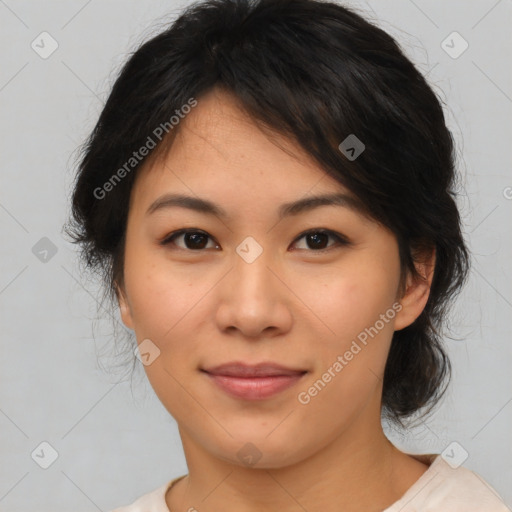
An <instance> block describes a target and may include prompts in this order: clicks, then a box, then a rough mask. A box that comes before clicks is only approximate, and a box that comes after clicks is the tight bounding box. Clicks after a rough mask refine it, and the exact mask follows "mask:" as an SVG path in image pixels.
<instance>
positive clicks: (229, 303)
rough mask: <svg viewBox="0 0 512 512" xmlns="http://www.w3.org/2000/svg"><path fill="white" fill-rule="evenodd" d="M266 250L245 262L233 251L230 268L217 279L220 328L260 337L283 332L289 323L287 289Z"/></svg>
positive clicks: (289, 325) (289, 293) (289, 295)
mask: <svg viewBox="0 0 512 512" xmlns="http://www.w3.org/2000/svg"><path fill="white" fill-rule="evenodd" d="M272 267H276V266H275V265H272V262H271V261H270V258H268V257H267V251H263V253H262V254H261V255H260V256H258V257H257V258H256V259H255V260H254V261H252V262H250V263H249V262H248V261H246V260H245V259H244V258H242V257H240V256H239V255H238V254H235V257H234V264H233V267H232V269H231V270H230V272H228V274H227V275H226V276H225V277H224V278H223V279H222V281H221V283H219V285H220V287H219V290H218V291H219V297H218V299H219V301H218V307H217V311H216V321H217V325H218V327H219V329H221V330H222V331H223V332H232V333H239V334H240V335H243V336H244V337H247V338H252V339H255V338H257V339H261V338H262V337H274V336H278V335H279V334H282V333H285V332H287V331H288V330H289V329H290V328H291V325H292V320H293V317H292V313H291V311H290V300H291V295H292V294H291V292H290V291H289V289H288V288H287V286H286V284H285V283H283V281H284V280H283V278H282V277H281V276H280V275H279V274H280V272H279V270H278V269H277V268H272Z"/></svg>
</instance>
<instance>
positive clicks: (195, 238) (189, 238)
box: [185, 233, 206, 249]
mask: <svg viewBox="0 0 512 512" xmlns="http://www.w3.org/2000/svg"><path fill="white" fill-rule="evenodd" d="M201 237H202V238H203V240H202V242H203V243H201ZM205 239H206V237H205V236H204V235H202V234H201V233H185V244H186V245H187V247H188V248H189V249H203V248H204V246H205V245H206V244H205V243H204V241H205ZM188 242H191V245H192V247H189V245H188Z"/></svg>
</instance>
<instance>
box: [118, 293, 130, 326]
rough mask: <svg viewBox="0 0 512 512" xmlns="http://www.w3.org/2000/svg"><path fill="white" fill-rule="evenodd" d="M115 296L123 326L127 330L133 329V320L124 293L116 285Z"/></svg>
mask: <svg viewBox="0 0 512 512" xmlns="http://www.w3.org/2000/svg"><path fill="white" fill-rule="evenodd" d="M116 296H117V301H118V302H119V310H120V313H121V320H122V321H123V324H124V325H126V327H128V328H129V329H133V318H132V311H131V308H130V304H129V302H128V299H127V297H126V293H125V291H124V290H123V289H122V287H120V286H118V285H116Z"/></svg>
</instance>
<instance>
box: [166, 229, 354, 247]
mask: <svg viewBox="0 0 512 512" xmlns="http://www.w3.org/2000/svg"><path fill="white" fill-rule="evenodd" d="M187 233H196V234H201V235H205V236H207V237H208V238H210V239H211V240H213V238H212V237H211V236H210V235H208V233H206V232H205V231H202V230H200V229H194V228H189V229H180V230H178V231H173V232H172V233H170V234H169V235H168V236H166V237H165V238H164V239H163V240H162V241H160V245H162V246H167V245H170V244H174V240H175V239H176V238H178V237H179V236H181V235H185V234H187ZM318 233H319V234H324V235H329V236H330V237H332V238H334V239H336V241H337V243H336V244H333V245H331V246H329V247H326V248H324V249H299V250H307V251H308V252H317V253H324V252H327V251H330V250H331V249H334V248H336V247H338V248H339V247H340V246H348V245H350V244H351V242H350V241H349V240H348V239H347V238H346V237H345V236H343V235H341V234H340V233H337V232H335V231H332V230H330V229H322V228H315V229H310V230H308V231H305V232H303V233H301V234H300V235H299V236H298V237H297V238H296V239H295V240H294V242H293V243H296V242H298V241H299V240H301V239H302V238H304V237H305V236H307V235H311V234H318ZM178 249H181V250H183V251H188V252H203V251H204V250H205V249H188V248H185V249H184V248H183V247H178Z"/></svg>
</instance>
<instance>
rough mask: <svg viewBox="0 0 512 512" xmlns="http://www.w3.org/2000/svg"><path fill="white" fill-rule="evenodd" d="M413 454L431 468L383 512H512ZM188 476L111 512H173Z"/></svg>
mask: <svg viewBox="0 0 512 512" xmlns="http://www.w3.org/2000/svg"><path fill="white" fill-rule="evenodd" d="M409 455H411V457H414V458H415V459H417V460H420V461H421V462H424V463H426V464H429V463H430V466H429V468H428V469H427V471H425V473H423V475H421V477H420V478H419V479H418V480H417V481H416V482H415V483H414V484H413V485H412V486H411V487H409V489H408V490H407V491H406V493H405V494H404V495H403V496H402V497H401V498H400V499H399V500H398V501H395V503H393V504H392V505H391V506H389V507H388V508H387V509H385V510H383V511H382V512H512V511H511V509H509V508H508V507H507V506H506V505H505V503H504V502H503V500H502V498H501V497H500V496H499V494H498V493H497V492H496V491H495V490H494V489H493V488H492V487H491V486H490V485H489V484H488V483H487V482H485V481H484V480H483V479H482V477H480V476H479V475H478V474H477V473H475V472H473V471H471V470H469V469H467V468H465V467H464V466H459V467H457V468H455V469H454V468H452V467H451V466H450V465H449V464H448V463H447V462H446V461H445V460H444V459H443V458H442V457H441V455H436V454H425V455H412V454H409ZM185 476H186V475H183V476H180V477H178V478H174V479H173V480H171V481H170V482H167V483H166V484H165V485H162V486H161V487H159V488H157V489H155V490H154V491H152V492H149V493H148V494H144V495H143V496H141V497H140V498H139V499H137V500H136V501H135V502H134V503H132V504H131V505H128V506H126V507H121V508H116V509H115V510H112V511H111V512H172V511H170V510H169V509H168V508H167V504H166V502H165V495H166V493H167V490H168V489H169V488H170V487H171V486H172V485H173V484H174V483H175V482H177V481H178V480H180V479H181V478H184V477H185Z"/></svg>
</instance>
